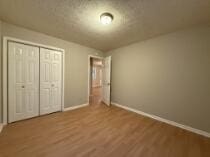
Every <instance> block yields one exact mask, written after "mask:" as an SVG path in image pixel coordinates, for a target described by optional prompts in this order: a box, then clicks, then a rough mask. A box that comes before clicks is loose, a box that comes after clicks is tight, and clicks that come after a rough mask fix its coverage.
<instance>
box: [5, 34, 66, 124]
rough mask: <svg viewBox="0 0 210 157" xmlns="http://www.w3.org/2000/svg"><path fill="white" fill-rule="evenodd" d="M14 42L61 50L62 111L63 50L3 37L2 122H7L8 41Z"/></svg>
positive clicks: (62, 106)
mask: <svg viewBox="0 0 210 157" xmlns="http://www.w3.org/2000/svg"><path fill="white" fill-rule="evenodd" d="M9 41H11V42H16V43H21V44H25V45H30V46H36V47H39V48H46V49H52V50H56V51H60V52H62V104H61V108H62V111H64V76H65V69H64V68H65V50H64V49H61V48H57V47H53V46H48V45H43V44H38V43H34V42H30V41H25V40H20V39H17V38H13V37H7V36H4V37H3V124H4V125H6V124H7V123H8V102H7V99H8V90H7V88H8V77H7V75H8V65H7V60H8V42H9Z"/></svg>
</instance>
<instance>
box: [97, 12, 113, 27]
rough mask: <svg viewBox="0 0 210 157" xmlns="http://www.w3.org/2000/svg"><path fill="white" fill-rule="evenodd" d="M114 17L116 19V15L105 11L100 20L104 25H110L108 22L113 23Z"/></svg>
mask: <svg viewBox="0 0 210 157" xmlns="http://www.w3.org/2000/svg"><path fill="white" fill-rule="evenodd" d="M113 19H114V16H113V15H112V14H110V13H103V14H101V16H100V21H101V23H102V24H104V25H108V24H110V23H112V20H113Z"/></svg>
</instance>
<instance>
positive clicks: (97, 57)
mask: <svg viewBox="0 0 210 157" xmlns="http://www.w3.org/2000/svg"><path fill="white" fill-rule="evenodd" d="M90 58H96V59H104V57H100V56H95V55H88V82H87V83H88V91H87V101H88V103H89V102H90V98H89V96H90Z"/></svg>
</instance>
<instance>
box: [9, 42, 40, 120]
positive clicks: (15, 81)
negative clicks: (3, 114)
mask: <svg viewBox="0 0 210 157" xmlns="http://www.w3.org/2000/svg"><path fill="white" fill-rule="evenodd" d="M8 90H9V91H8V112H9V116H8V117H9V120H8V122H9V123H10V122H14V121H18V120H22V119H27V118H31V117H35V116H38V115H39V48H38V47H33V46H28V45H24V44H19V43H14V42H9V43H8Z"/></svg>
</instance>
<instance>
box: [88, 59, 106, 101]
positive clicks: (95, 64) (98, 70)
mask: <svg viewBox="0 0 210 157" xmlns="http://www.w3.org/2000/svg"><path fill="white" fill-rule="evenodd" d="M89 63H90V65H89V66H90V71H89V87H90V88H89V104H90V105H99V104H100V103H101V101H102V85H103V81H102V80H103V59H102V58H95V57H90V62H89Z"/></svg>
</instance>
